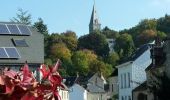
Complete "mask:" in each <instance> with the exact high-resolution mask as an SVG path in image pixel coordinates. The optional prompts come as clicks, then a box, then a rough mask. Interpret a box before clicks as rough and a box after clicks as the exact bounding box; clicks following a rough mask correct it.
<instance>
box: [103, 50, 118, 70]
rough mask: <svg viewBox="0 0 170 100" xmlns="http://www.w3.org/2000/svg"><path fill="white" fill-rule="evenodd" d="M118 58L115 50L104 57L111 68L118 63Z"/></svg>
mask: <svg viewBox="0 0 170 100" xmlns="http://www.w3.org/2000/svg"><path fill="white" fill-rule="evenodd" d="M119 60H120V58H119V55H118V54H117V53H116V52H113V53H110V54H109V56H108V57H107V58H106V62H107V63H108V64H111V65H112V67H113V68H114V67H115V66H116V65H117V64H118V61H119Z"/></svg>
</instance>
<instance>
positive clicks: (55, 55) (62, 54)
mask: <svg viewBox="0 0 170 100" xmlns="http://www.w3.org/2000/svg"><path fill="white" fill-rule="evenodd" d="M50 50H51V52H50V58H52V61H53V62H55V61H56V59H60V60H61V61H62V62H64V63H63V64H64V67H69V66H70V64H71V51H70V50H69V49H68V48H67V47H66V46H65V44H63V43H55V44H53V45H52V46H51V48H50Z"/></svg>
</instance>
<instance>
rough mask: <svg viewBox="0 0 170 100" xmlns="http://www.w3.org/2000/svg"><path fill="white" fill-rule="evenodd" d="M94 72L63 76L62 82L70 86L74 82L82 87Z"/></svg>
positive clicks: (85, 85)
mask: <svg viewBox="0 0 170 100" xmlns="http://www.w3.org/2000/svg"><path fill="white" fill-rule="evenodd" d="M93 75H94V74H88V75H87V76H69V77H64V79H65V80H66V81H65V82H64V83H65V85H66V86H68V87H71V86H73V85H74V83H78V84H80V85H81V86H83V87H84V88H86V87H87V82H88V80H89V79H90V78H91V77H92V76H93Z"/></svg>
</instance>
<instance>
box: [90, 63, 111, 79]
mask: <svg viewBox="0 0 170 100" xmlns="http://www.w3.org/2000/svg"><path fill="white" fill-rule="evenodd" d="M89 70H90V73H96V72H99V73H102V74H103V76H104V77H108V76H109V75H110V74H111V73H112V66H111V65H110V64H107V63H104V62H103V61H100V60H95V61H93V63H92V64H91V65H90V66H89Z"/></svg>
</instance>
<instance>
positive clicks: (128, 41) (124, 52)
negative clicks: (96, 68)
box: [114, 33, 135, 58]
mask: <svg viewBox="0 0 170 100" xmlns="http://www.w3.org/2000/svg"><path fill="white" fill-rule="evenodd" d="M114 49H115V51H116V52H117V53H118V54H119V57H120V58H127V57H130V56H131V54H132V53H133V52H134V50H135V46H134V43H133V39H132V36H131V35H130V34H127V33H125V34H121V35H120V36H119V37H118V38H117V39H116V44H115V46H114Z"/></svg>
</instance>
